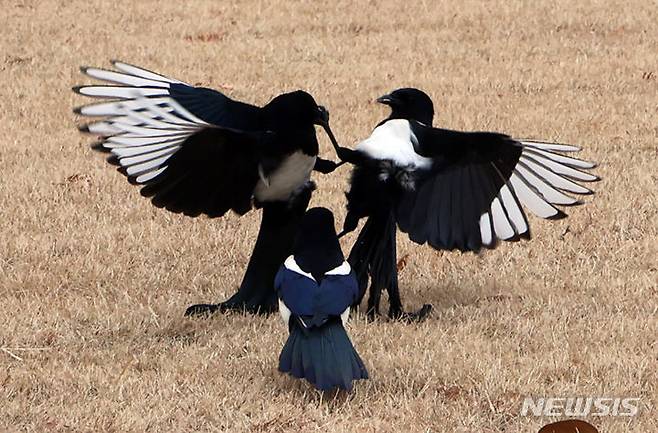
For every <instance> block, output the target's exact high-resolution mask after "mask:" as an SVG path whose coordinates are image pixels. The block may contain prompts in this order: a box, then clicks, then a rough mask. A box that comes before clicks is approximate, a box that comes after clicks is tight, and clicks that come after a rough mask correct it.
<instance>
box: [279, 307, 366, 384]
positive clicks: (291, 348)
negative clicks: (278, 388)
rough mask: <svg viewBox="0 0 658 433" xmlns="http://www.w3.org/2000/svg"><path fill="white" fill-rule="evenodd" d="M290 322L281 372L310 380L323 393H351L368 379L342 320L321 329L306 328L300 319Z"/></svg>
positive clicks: (332, 320) (280, 364)
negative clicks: (357, 383)
mask: <svg viewBox="0 0 658 433" xmlns="http://www.w3.org/2000/svg"><path fill="white" fill-rule="evenodd" d="M289 323H290V325H289V328H290V335H289V336H288V341H286V344H285V346H283V350H282V351H281V355H280V356H279V371H281V372H283V373H288V374H290V375H291V376H293V377H296V378H298V379H306V380H308V381H309V382H310V383H312V384H313V385H314V386H315V387H316V388H317V389H319V390H322V391H327V390H330V389H333V388H341V389H344V390H347V391H351V390H352V381H354V380H359V379H367V378H368V371H367V370H366V367H365V365H364V364H363V361H362V360H361V358H360V357H359V354H358V353H357V352H356V350H355V349H354V346H353V345H352V342H351V341H350V338H349V336H348V335H347V332H346V331H345V328H344V327H343V324H342V322H341V320H340V317H332V318H330V319H329V321H328V322H326V323H325V324H323V325H322V326H320V327H310V328H305V327H304V325H303V324H302V323H300V320H299V319H298V318H291V319H290V322H289Z"/></svg>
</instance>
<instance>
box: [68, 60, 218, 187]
mask: <svg viewBox="0 0 658 433" xmlns="http://www.w3.org/2000/svg"><path fill="white" fill-rule="evenodd" d="M113 65H114V67H115V68H116V71H108V70H104V69H98V68H83V69H82V72H83V73H85V74H86V75H88V76H90V77H92V78H96V79H99V80H103V81H106V82H109V83H111V84H110V85H90V86H82V87H79V88H77V89H76V91H77V92H78V93H80V94H81V95H85V96H91V97H94V98H103V99H108V98H109V99H112V100H111V101H106V102H100V103H96V104H91V105H85V106H83V107H80V108H79V109H77V112H78V113H79V114H82V115H84V116H90V117H105V118H106V119H104V120H100V121H97V122H92V123H90V124H88V125H86V126H85V128H84V129H85V130H86V132H89V133H91V134H96V135H99V136H101V138H102V144H103V147H105V148H107V149H109V150H110V152H112V154H114V155H115V156H116V157H117V158H118V161H119V164H120V165H121V166H122V167H123V168H124V169H125V171H126V173H127V174H128V176H132V177H133V179H134V180H135V181H136V182H137V183H145V182H148V181H150V180H152V179H154V178H155V177H156V176H158V175H159V174H160V173H162V172H163V171H164V170H165V169H166V167H167V161H168V160H169V158H171V156H172V155H174V154H175V153H176V152H177V151H178V150H179V149H180V148H181V145H182V143H183V142H184V141H185V140H186V139H187V138H189V137H190V136H191V135H193V134H194V133H196V132H198V131H199V130H201V129H203V128H206V127H209V126H212V125H210V124H208V123H207V122H204V121H203V120H201V119H199V118H198V117H197V116H195V115H194V114H192V113H191V112H190V111H189V110H187V109H185V108H184V107H183V106H181V105H180V104H179V103H178V102H177V101H175V100H174V99H173V98H171V97H170V96H169V87H170V85H171V84H183V85H187V84H186V83H183V82H182V81H178V80H175V79H172V78H168V77H165V76H163V75H160V74H156V73H155V72H151V71H147V70H145V69H142V68H139V67H137V66H133V65H129V64H126V63H122V62H113Z"/></svg>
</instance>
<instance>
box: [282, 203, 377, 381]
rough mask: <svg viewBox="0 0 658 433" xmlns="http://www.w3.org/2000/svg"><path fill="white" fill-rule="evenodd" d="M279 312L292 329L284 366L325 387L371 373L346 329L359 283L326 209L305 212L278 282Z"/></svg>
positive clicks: (291, 373) (288, 371)
mask: <svg viewBox="0 0 658 433" xmlns="http://www.w3.org/2000/svg"><path fill="white" fill-rule="evenodd" d="M274 285H275V288H276V291H277V294H278V296H279V312H280V313H281V317H282V318H283V322H284V323H285V325H286V326H287V327H288V330H289V332H290V334H289V336H288V340H287V341H286V344H285V346H284V347H283V350H282V351H281V355H280V356H279V370H280V371H282V372H284V373H289V374H290V375H292V376H294V377H296V378H300V379H301V378H304V379H306V380H308V381H309V382H311V383H312V384H313V385H314V386H315V387H316V388H318V389H320V390H328V389H331V388H335V387H338V388H342V389H345V390H351V389H352V381H354V380H359V379H367V378H368V372H367V370H366V367H365V366H364V364H363V361H362V360H361V358H360V357H359V355H358V353H357V352H356V350H355V349H354V346H353V345H352V342H351V341H350V338H349V336H348V335H347V332H346V330H345V324H346V323H347V319H348V317H349V314H350V306H351V305H352V304H354V302H355V301H356V299H357V297H358V295H359V288H358V284H357V281H356V277H355V276H354V273H353V272H352V271H351V268H350V265H349V264H348V263H347V262H346V261H345V258H344V257H343V252H342V251H341V248H340V244H339V243H338V236H337V235H336V230H335V228H334V217H333V214H332V213H331V212H330V211H329V210H327V209H325V208H313V209H310V210H308V211H307V212H306V215H304V218H303V220H302V223H301V226H300V230H299V233H298V235H297V237H296V239H295V244H294V246H293V249H292V255H291V256H290V257H288V258H287V259H286V261H285V262H284V264H283V265H282V266H281V268H280V270H279V272H278V273H277V275H276V278H275V282H274Z"/></svg>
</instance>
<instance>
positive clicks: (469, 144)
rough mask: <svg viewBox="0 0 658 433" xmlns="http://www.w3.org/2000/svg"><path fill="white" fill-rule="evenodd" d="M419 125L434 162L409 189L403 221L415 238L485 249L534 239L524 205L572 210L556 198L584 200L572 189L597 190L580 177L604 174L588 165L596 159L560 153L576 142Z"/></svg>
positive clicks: (416, 129)
mask: <svg viewBox="0 0 658 433" xmlns="http://www.w3.org/2000/svg"><path fill="white" fill-rule="evenodd" d="M412 131H413V136H412V143H413V146H414V149H415V151H416V153H418V154H420V155H421V156H424V157H427V158H431V159H432V165H431V168H430V169H429V170H427V171H426V172H425V173H423V175H422V178H421V179H419V181H418V182H417V184H416V188H414V189H411V190H410V189H407V190H405V191H404V192H403V193H402V197H401V199H400V200H399V202H398V204H397V209H396V216H397V222H398V226H399V227H400V229H401V230H402V231H404V232H406V233H408V234H409V237H410V239H411V240H413V241H414V242H417V243H419V244H424V243H426V242H427V243H428V244H429V245H431V246H432V247H434V248H436V249H448V250H451V249H455V248H456V249H459V250H462V251H467V250H471V251H477V250H479V249H480V248H481V247H482V246H485V247H488V248H493V247H494V246H495V245H496V242H497V240H516V239H519V238H522V237H524V238H529V237H530V231H529V227H528V220H527V218H526V214H525V212H524V208H527V209H529V210H530V211H531V212H532V213H534V214H535V215H537V216H539V217H541V218H553V219H555V218H561V217H564V216H565V214H564V213H563V212H562V211H560V210H559V209H558V208H557V207H556V205H575V204H579V203H580V202H579V201H578V200H577V199H575V198H574V197H572V196H570V195H569V194H567V193H573V194H591V193H592V191H591V190H589V189H587V188H585V187H583V186H582V185H580V184H579V183H578V182H590V181H595V180H597V179H598V178H597V177H596V176H594V175H592V174H590V173H587V172H585V171H583V170H587V169H591V168H593V167H594V166H595V165H594V164H593V163H590V162H587V161H583V160H580V159H577V158H573V157H570V156H565V155H562V154H561V153H560V152H567V153H568V152H576V151H578V150H580V149H579V148H578V147H576V146H571V145H566V144H557V143H548V142H543V141H531V140H515V139H513V138H511V137H509V136H507V135H503V134H497V133H490V132H472V133H468V132H458V131H450V130H446V129H438V128H430V127H427V126H425V125H422V124H419V123H415V124H412Z"/></svg>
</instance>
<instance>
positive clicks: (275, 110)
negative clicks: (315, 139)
mask: <svg viewBox="0 0 658 433" xmlns="http://www.w3.org/2000/svg"><path fill="white" fill-rule="evenodd" d="M263 108H264V110H265V112H266V113H267V115H266V125H267V127H268V128H271V129H272V130H274V131H286V130H287V131H291V130H299V129H304V130H307V129H309V128H310V129H311V130H312V128H313V125H318V126H321V127H322V128H323V129H324V130H325V132H326V133H327V135H328V136H329V139H330V140H331V142H332V144H333V145H334V146H337V145H338V144H337V142H336V138H335V137H334V134H333V132H331V128H330V127H329V111H327V109H326V108H324V107H323V106H321V105H318V104H317V103H316V102H315V99H313V96H311V95H310V94H308V93H307V92H305V91H303V90H296V91H294V92H290V93H284V94H281V95H279V96H277V97H276V98H274V99H272V100H271V101H270V102H269V103H268V104H267V105H266V106H265V107H263Z"/></svg>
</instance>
